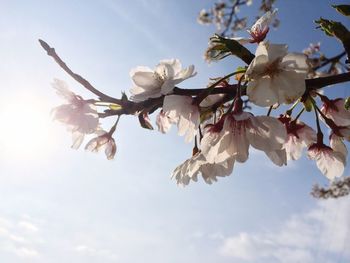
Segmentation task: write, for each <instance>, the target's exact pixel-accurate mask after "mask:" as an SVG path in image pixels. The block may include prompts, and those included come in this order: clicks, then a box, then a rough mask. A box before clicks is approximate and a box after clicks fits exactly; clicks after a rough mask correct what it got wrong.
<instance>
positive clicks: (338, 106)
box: [321, 96, 350, 126]
mask: <svg viewBox="0 0 350 263" xmlns="http://www.w3.org/2000/svg"><path fill="white" fill-rule="evenodd" d="M321 99H322V101H323V106H322V108H321V112H322V113H323V114H324V115H325V116H326V117H327V118H329V119H331V120H333V121H334V123H335V124H336V125H339V126H350V111H349V110H346V109H345V107H344V104H345V100H344V99H342V98H338V99H334V100H330V99H327V98H326V97H325V96H321Z"/></svg>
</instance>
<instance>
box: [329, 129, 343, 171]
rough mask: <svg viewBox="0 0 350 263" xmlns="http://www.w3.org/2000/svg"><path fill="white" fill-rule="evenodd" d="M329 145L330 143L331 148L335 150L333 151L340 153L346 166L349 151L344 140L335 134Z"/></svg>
mask: <svg viewBox="0 0 350 263" xmlns="http://www.w3.org/2000/svg"><path fill="white" fill-rule="evenodd" d="M329 143H330V146H331V148H332V149H333V151H335V152H338V153H340V156H341V157H342V161H343V163H344V165H346V159H347V156H348V150H347V148H346V146H345V144H344V142H343V140H342V138H340V137H338V136H337V135H335V134H332V135H331V138H330V142H329Z"/></svg>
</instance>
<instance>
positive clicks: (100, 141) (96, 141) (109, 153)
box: [85, 130, 117, 160]
mask: <svg viewBox="0 0 350 263" xmlns="http://www.w3.org/2000/svg"><path fill="white" fill-rule="evenodd" d="M96 134H97V135H98V136H97V137H95V138H93V139H91V140H90V141H89V142H88V143H87V144H86V146H85V150H87V151H91V152H98V151H99V150H101V149H104V150H105V154H106V157H107V159H108V160H111V159H113V158H114V155H115V153H116V151H117V146H116V144H115V140H114V138H113V137H112V135H111V134H110V133H108V132H106V131H103V130H100V131H98V132H96Z"/></svg>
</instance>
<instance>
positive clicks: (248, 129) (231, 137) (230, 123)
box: [201, 112, 287, 163]
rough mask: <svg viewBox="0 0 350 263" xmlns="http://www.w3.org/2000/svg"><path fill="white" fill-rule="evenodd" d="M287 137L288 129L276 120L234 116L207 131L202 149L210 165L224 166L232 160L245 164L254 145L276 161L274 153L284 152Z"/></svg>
mask: <svg viewBox="0 0 350 263" xmlns="http://www.w3.org/2000/svg"><path fill="white" fill-rule="evenodd" d="M286 136H287V134H286V129H285V128H284V127H283V125H282V123H281V122H280V121H278V120H277V119H275V118H272V117H269V116H257V117H255V116H254V115H253V114H251V113H248V112H241V113H231V114H229V115H226V116H224V118H223V119H221V120H220V121H219V122H218V123H217V124H215V125H213V126H210V127H209V128H207V129H206V131H205V134H204V136H203V139H202V142H201V150H202V152H203V155H204V156H205V157H206V159H207V161H208V162H209V163H221V162H223V161H226V160H227V159H228V158H231V157H233V158H234V159H235V160H236V161H237V162H241V163H243V162H245V161H246V160H247V159H248V155H249V146H250V145H251V146H253V147H254V148H256V149H258V150H261V151H264V152H265V153H266V154H267V155H270V156H271V158H272V159H274V158H273V157H272V155H274V153H273V152H275V151H279V150H282V148H283V144H284V142H285V139H286ZM275 161H276V162H275V163H279V162H280V161H282V163H283V162H284V161H283V160H280V161H277V160H275Z"/></svg>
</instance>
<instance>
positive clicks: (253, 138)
mask: <svg viewBox="0 0 350 263" xmlns="http://www.w3.org/2000/svg"><path fill="white" fill-rule="evenodd" d="M251 123H252V125H251V127H250V128H249V132H248V133H247V136H248V139H249V142H250V144H251V145H252V146H253V147H254V148H256V149H258V150H262V151H264V152H272V151H274V150H280V149H282V146H283V143H284V142H285V140H286V138H287V132H286V129H285V127H284V126H283V125H282V123H281V122H280V121H279V120H277V119H275V118H272V117H269V116H257V117H254V118H252V122H251Z"/></svg>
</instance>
